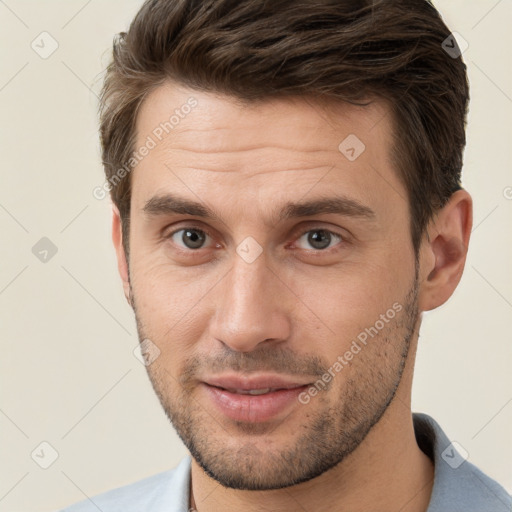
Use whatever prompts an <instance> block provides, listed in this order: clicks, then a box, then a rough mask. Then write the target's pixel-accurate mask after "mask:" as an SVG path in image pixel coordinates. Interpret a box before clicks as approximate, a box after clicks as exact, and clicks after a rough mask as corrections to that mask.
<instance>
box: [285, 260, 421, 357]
mask: <svg viewBox="0 0 512 512" xmlns="http://www.w3.org/2000/svg"><path fill="white" fill-rule="evenodd" d="M413 276H414V269H413V267H411V268H410V269H407V268H405V266H402V267H400V266H397V265H394V266H393V265H390V263H389V259H386V258H384V257H382V258H381V262H380V263H373V264H371V263H364V264H362V263H361V264H357V265H350V266H347V267H345V268H344V267H343V266H340V267H338V268H336V269H334V268H331V269H327V268H324V269H320V270H319V269H315V271H314V273H313V272H311V271H309V272H308V273H300V274H297V275H295V276H294V279H293V280H292V281H291V282H292V283H293V289H294V291H295V292H296V294H297V298H298V299H299V300H300V302H302V303H303V304H305V305H306V306H307V309H308V310H309V311H311V312H312V313H313V315H311V313H308V312H307V310H306V309H304V308H300V310H301V311H303V312H306V313H307V314H308V318H309V317H311V318H312V320H315V322H314V323H315V325H316V326H317V329H316V330H317V332H316V333H314V332H310V333H309V334H310V335H313V336H315V334H316V336H315V340H316V341H315V343H316V346H317V348H319V349H321V350H325V351H328V352H329V354H330V356H327V357H331V359H333V358H334V359H335V358H336V356H337V355H340V354H343V353H344V352H345V350H348V348H349V346H350V344H351V342H352V341H353V340H354V339H357V336H358V335H359V334H360V333H363V334H362V338H363V339H364V333H365V332H366V329H371V328H372V327H375V324H376V323H377V328H378V330H379V332H380V331H381V330H382V333H384V332H388V331H389V330H390V328H391V327H392V325H394V324H395V321H394V320H395V318H398V316H399V315H398V313H400V311H403V310H404V309H405V304H404V299H405V297H406V295H407V293H408V292H409V288H410V286H411V284H412V279H413ZM382 315H383V317H382ZM295 321H296V322H299V323H301V322H303V320H301V319H297V318H295ZM383 326H384V327H383ZM372 332H374V329H372Z"/></svg>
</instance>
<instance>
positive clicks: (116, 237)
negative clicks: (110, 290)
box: [112, 204, 133, 307]
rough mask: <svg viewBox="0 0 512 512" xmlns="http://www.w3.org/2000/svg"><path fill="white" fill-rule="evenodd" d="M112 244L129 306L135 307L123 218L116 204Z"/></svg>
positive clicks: (113, 213) (113, 215) (113, 208)
mask: <svg viewBox="0 0 512 512" xmlns="http://www.w3.org/2000/svg"><path fill="white" fill-rule="evenodd" d="M112 242H113V244H114V248H115V251H116V257H117V269H118V271H119V275H120V276H121V280H122V282H123V289H124V295H125V297H126V300H127V301H128V304H130V306H131V307H133V304H132V300H131V287H130V277H129V272H128V262H127V259H126V254H125V250H124V245H123V230H122V224H121V216H120V214H119V210H118V208H117V207H116V205H114V204H113V205H112Z"/></svg>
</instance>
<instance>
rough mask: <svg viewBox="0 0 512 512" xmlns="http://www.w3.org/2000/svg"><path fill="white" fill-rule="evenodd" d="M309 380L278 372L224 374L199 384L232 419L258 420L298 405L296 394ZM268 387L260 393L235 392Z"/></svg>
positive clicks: (223, 412) (258, 421) (211, 399)
mask: <svg viewBox="0 0 512 512" xmlns="http://www.w3.org/2000/svg"><path fill="white" fill-rule="evenodd" d="M310 384H311V381H308V382H301V381H298V380H296V379H287V378H285V377H282V376H278V375H259V376H243V377H242V376H238V375H225V376H215V377H209V378H206V379H204V381H203V382H201V387H202V388H203V389H204V391H205V393H206V395H207V397H208V398H209V400H210V401H211V402H212V403H213V404H214V406H215V407H216V408H217V409H218V410H219V411H220V412H221V413H222V414H224V415H225V416H227V417H228V418H230V419H232V420H235V421H242V422H250V423H262V422H265V421H269V420H271V419H274V418H277V417H279V416H282V415H284V414H285V413H287V412H288V410H289V409H290V408H291V407H292V406H293V405H295V406H297V405H299V401H298V396H299V394H300V393H301V392H302V391H304V390H305V389H306V388H307V387H308V386H309V385H310ZM269 388H270V389H271V391H270V392H268V393H266V394H263V395H249V394H241V393H237V392H235V390H238V391H248V390H255V389H269Z"/></svg>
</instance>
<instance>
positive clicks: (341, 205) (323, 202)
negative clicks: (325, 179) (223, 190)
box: [142, 194, 376, 223]
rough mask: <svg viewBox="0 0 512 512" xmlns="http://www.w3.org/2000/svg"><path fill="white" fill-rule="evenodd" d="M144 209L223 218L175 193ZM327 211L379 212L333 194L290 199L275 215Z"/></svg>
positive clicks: (152, 214)
mask: <svg viewBox="0 0 512 512" xmlns="http://www.w3.org/2000/svg"><path fill="white" fill-rule="evenodd" d="M142 211H143V212H144V213H145V214H146V215H147V216H148V217H157V216H164V215H180V214H183V215H191V216H195V217H203V218H210V219H215V220H219V221H221V219H220V217H219V216H218V215H217V214H215V212H213V211H212V210H211V209H210V208H209V207H208V206H205V205H204V204H202V203H199V202H196V201H191V200H189V199H185V198H182V197H179V196H176V195H174V194H165V195H158V196H154V197H152V198H151V199H149V200H148V201H147V202H146V204H145V205H144V208H142ZM325 213H333V214H337V215H343V216H346V217H358V218H362V219H367V220H373V219H375V217H376V214H375V212H374V211H373V210H372V209H371V208H369V207H368V206H365V205H363V204H362V203H360V202H359V201H356V200H354V199H349V198H347V197H343V196H329V197H322V198H319V199H313V200H309V201H302V202H296V203H293V202H288V203H285V205H284V206H283V207H282V208H281V209H280V210H279V211H277V212H276V214H275V215H274V217H273V218H275V219H276V223H277V222H281V221H283V220H287V219H291V218H297V217H311V216H314V215H320V214H325Z"/></svg>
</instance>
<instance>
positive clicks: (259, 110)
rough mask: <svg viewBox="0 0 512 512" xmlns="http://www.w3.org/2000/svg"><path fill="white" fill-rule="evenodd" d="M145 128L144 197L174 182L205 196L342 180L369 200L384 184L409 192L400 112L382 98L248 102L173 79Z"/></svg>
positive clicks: (275, 193)
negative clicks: (399, 144) (397, 162)
mask: <svg viewBox="0 0 512 512" xmlns="http://www.w3.org/2000/svg"><path fill="white" fill-rule="evenodd" d="M136 135H137V137H136V148H135V149H136V150H138V149H139V148H142V147H143V146H144V145H147V146H149V145H151V149H150V150H149V151H148V152H147V155H146V156H144V158H143V159H141V161H140V162H139V163H138V164H137V165H136V167H135V170H134V172H133V173H132V174H133V175H132V201H137V202H138V203H142V202H143V201H147V199H149V196H151V195H154V194H155V193H162V192H165V191H166V190H170V189H173V188H175V187H180V189H182V190H185V191H186V189H187V188H188V189H189V190H188V194H189V195H191V191H192V192H193V194H192V195H194V194H196V195H199V196H203V197H205V196H209V197H215V192H216V191H221V190H222V191H223V192H224V193H236V194H239V193H246V194H253V195H254V190H255V189H257V190H258V192H259V194H260V195H261V196H262V197H266V199H267V200H268V195H269V194H270V195H271V199H272V200H273V201H277V200H278V199H279V197H280V196H281V197H282V198H283V199H284V198H285V197H286V196H288V195H290V194H291V195H301V194H304V193H306V192H307V190H308V189H311V188H312V187H315V189H316V190H317V191H318V192H320V193H324V192H327V191H330V189H331V188H332V187H333V186H335V187H337V188H339V189H340V190H341V192H345V190H346V191H347V192H350V193H351V195H352V197H354V198H355V199H357V200H362V201H364V202H366V203H368V202H375V200H376V199H377V198H376V197H375V196H376V195H378V194H379V186H380V193H381V194H382V193H385V194H388V195H389V193H392V194H394V195H397V191H399V192H400V193H399V194H398V195H399V196H401V197H402V199H403V198H404V196H405V191H404V190H403V188H402V185H401V183H400V180H399V179H398V177H397V175H396V173H395V171H394V170H393V168H392V166H391V163H390V158H389V154H390V149H391V143H392V118H391V111H390V108H389V105H388V104H387V103H386V102H385V101H384V100H382V99H373V100H372V102H371V103H370V104H369V105H367V106H357V105H352V104H348V103H342V102H336V103H335V102H332V101H323V102H319V101H318V100H314V99H312V98H306V97H287V98H273V99H266V100H264V101H258V102H251V103H244V102H242V101H239V100H237V99H235V98H233V97H230V96H225V95H221V94H215V93H207V92H202V91H196V90H193V89H188V88H185V87H183V86H178V85H176V84H174V83H170V82H168V83H166V84H164V85H161V86H159V87H157V88H156V89H155V90H153V91H152V92H151V94H149V95H148V97H147V98H146V100H145V101H144V103H143V105H142V107H141V109H140V111H139V114H138V117H137V125H136ZM148 142H149V144H148ZM185 177H186V179H185ZM185 181H188V185H190V187H189V186H185V187H184V182H185ZM386 183H387V185H386ZM371 185H373V187H372V186H371ZM375 185H377V187H376V186H375ZM383 185H384V186H383ZM266 193H268V194H267V195H265V194H266Z"/></svg>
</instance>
